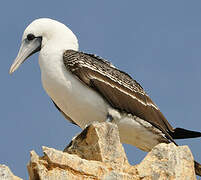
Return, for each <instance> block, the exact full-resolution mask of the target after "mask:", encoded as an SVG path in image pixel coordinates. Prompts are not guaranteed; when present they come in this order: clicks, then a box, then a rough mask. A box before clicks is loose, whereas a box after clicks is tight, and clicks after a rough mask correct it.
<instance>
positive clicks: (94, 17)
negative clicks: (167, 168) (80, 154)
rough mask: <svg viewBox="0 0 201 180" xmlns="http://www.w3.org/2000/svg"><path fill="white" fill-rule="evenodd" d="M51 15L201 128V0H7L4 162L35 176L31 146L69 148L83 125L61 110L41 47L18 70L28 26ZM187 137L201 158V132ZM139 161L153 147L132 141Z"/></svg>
mask: <svg viewBox="0 0 201 180" xmlns="http://www.w3.org/2000/svg"><path fill="white" fill-rule="evenodd" d="M39 17H49V18H53V19H56V20H59V21H61V22H63V23H64V24H66V25H68V26H69V27H70V28H71V30H72V31H73V32H74V33H75V34H76V35H77V37H78V39H79V44H80V50H81V51H85V52H88V53H95V54H97V55H99V56H102V57H104V58H106V59H108V60H110V61H111V62H112V63H113V64H114V65H116V66H117V67H118V68H120V69H121V70H124V71H126V72H127V73H129V74H130V75H131V76H132V77H134V78H135V79H136V80H137V81H138V82H139V83H141V85H142V86H143V87H144V89H145V90H146V91H147V92H148V94H149V95H150V96H151V98H152V99H153V101H154V102H155V103H156V104H157V105H158V106H159V107H160V109H161V111H162V112H163V113H164V115H165V116H166V118H167V119H168V120H169V122H170V123H171V124H172V125H173V126H174V127H178V126H180V127H183V128H188V129H191V130H197V131H201V1H200V0H194V1H187V0H178V1H174V0H169V1H161V0H157V1H156V0H153V1H146V2H145V1H136V0H133V1H108V0H102V1H94V0H88V1H76V0H75V1H66V0H61V1H39V0H35V1H25V0H21V1H11V0H7V1H1V2H0V23H1V26H0V36H1V42H0V44H1V45H0V52H1V54H0V82H1V85H0V100H1V101H0V107H1V108H0V114H1V119H0V123H1V124H0V138H1V140H0V164H6V165H8V166H9V167H10V168H11V170H12V171H13V172H14V173H15V174H16V175H17V176H20V177H23V178H25V177H26V179H27V177H28V174H27V170H26V165H27V163H28V161H29V159H30V157H29V151H30V150H32V149H34V150H35V151H36V152H37V153H39V154H40V155H42V151H41V146H42V145H45V146H49V147H53V148H56V149H60V150H62V149H64V147H65V146H66V145H67V144H68V143H69V142H70V140H71V138H72V137H73V136H74V135H75V134H76V133H78V132H80V129H79V128H78V127H76V126H74V125H72V124H70V123H69V122H68V121H66V120H65V119H64V118H63V116H62V115H61V114H60V113H59V112H58V111H57V109H56V108H55V107H54V105H53V104H52V102H51V100H50V98H49V97H48V96H47V95H46V93H45V91H44V90H43V88H42V85H41V81H40V69H39V66H38V54H36V55H34V56H32V57H31V58H29V59H28V60H27V61H26V62H25V63H24V64H23V65H22V66H21V67H20V68H19V69H18V70H17V71H16V72H15V73H14V74H13V75H12V76H10V75H9V74H8V70H9V67H10V65H11V64H12V62H13V60H14V58H15V57H16V55H17V52H18V49H19V46H20V41H21V36H22V33H23V31H24V29H25V27H26V26H27V25H28V24H29V23H30V22H31V21H32V20H34V19H36V18H39ZM177 142H178V144H181V145H182V144H187V145H188V146H189V147H190V148H191V150H192V152H193V155H194V157H195V159H196V160H197V161H199V162H201V153H200V152H201V138H199V139H188V140H180V141H177ZM125 150H126V153H127V155H128V159H129V161H130V162H131V163H132V164H134V163H138V162H139V161H140V160H142V159H143V157H144V156H145V154H146V153H144V152H142V151H140V150H138V149H136V148H135V147H133V146H128V145H125Z"/></svg>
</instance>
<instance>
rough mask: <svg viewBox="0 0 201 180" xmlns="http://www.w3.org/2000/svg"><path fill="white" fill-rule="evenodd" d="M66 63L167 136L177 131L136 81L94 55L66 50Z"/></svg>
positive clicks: (120, 107)
mask: <svg viewBox="0 0 201 180" xmlns="http://www.w3.org/2000/svg"><path fill="white" fill-rule="evenodd" d="M63 60H64V65H65V67H66V68H67V69H68V70H70V71H71V72H72V73H73V74H75V75H76V76H77V77H78V78H79V79H80V80H81V81H82V82H83V83H84V84H86V85H87V86H89V87H90V88H93V89H95V90H96V91H98V92H99V94H101V96H102V97H103V98H104V99H105V100H106V101H107V102H108V103H109V104H110V105H111V106H112V107H114V108H116V109H118V110H120V111H122V112H123V111H124V112H127V113H130V114H132V115H135V116H138V117H139V118H141V119H143V120H145V121H147V122H149V123H151V124H152V125H154V126H155V127H157V128H158V129H160V130H161V131H162V132H163V133H165V134H166V136H167V137H168V139H170V140H172V141H173V139H172V138H171V136H170V135H169V134H170V133H171V132H173V131H174V129H173V128H172V126H171V125H170V124H169V123H168V121H167V120H166V118H165V117H164V116H163V114H162V113H161V112H160V110H159V108H158V107H157V106H156V104H154V103H153V101H152V100H151V99H150V97H149V96H148V95H147V94H146V93H145V91H144V90H143V88H142V87H141V86H140V84H139V83H137V81H135V80H134V79H132V78H131V77H130V76H129V75H128V74H126V73H125V72H123V71H120V70H118V69H117V68H115V67H114V66H113V65H112V64H111V63H109V62H107V61H106V60H103V59H101V58H100V57H98V58H97V57H96V56H94V55H89V54H85V53H82V52H77V51H73V50H67V51H66V52H65V53H64V56H63Z"/></svg>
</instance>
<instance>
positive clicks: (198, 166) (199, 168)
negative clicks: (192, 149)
mask: <svg viewBox="0 0 201 180" xmlns="http://www.w3.org/2000/svg"><path fill="white" fill-rule="evenodd" d="M194 167H195V174H196V175H198V176H201V164H199V163H198V162H196V161H194Z"/></svg>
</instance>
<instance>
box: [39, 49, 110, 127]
mask: <svg viewBox="0 0 201 180" xmlns="http://www.w3.org/2000/svg"><path fill="white" fill-rule="evenodd" d="M61 57H62V54H60V55H59V53H58V52H57V54H51V55H50V54H48V55H47V54H45V53H40V56H39V64H40V68H41V78H42V84H43V87H44V89H45V91H46V92H47V94H48V95H49V96H50V97H51V98H52V99H53V101H54V102H55V103H56V104H57V106H59V108H60V109H61V110H62V111H63V112H64V113H65V114H66V115H68V116H69V117H70V118H71V119H72V120H73V121H74V122H76V123H77V124H78V125H79V126H80V127H81V128H84V127H85V126H86V125H87V124H89V123H90V122H92V121H99V122H101V121H105V120H106V117H107V109H108V105H107V104H106V102H105V101H104V100H103V98H102V97H101V96H100V95H98V94H97V93H96V92H95V91H93V90H91V89H90V88H89V87H87V86H86V85H84V84H83V83H82V82H81V81H80V80H79V79H78V78H76V77H75V76H74V75H72V74H71V72H69V71H67V70H66V68H65V66H64V64H63V59H62V58H61Z"/></svg>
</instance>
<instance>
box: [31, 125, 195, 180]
mask: <svg viewBox="0 0 201 180" xmlns="http://www.w3.org/2000/svg"><path fill="white" fill-rule="evenodd" d="M43 153H44V156H43V157H39V156H38V155H37V154H36V153H35V152H34V151H31V160H30V162H29V164H28V166H27V167H28V172H29V177H30V180H38V179H41V180H44V179H48V180H50V179H51V180H54V179H55V180H60V179H61V180H63V179H70V180H71V179H72V180H74V179H101V180H113V179H115V180H120V179H125V180H127V179H129V180H130V179H135V180H138V179H143V180H148V179H155V180H157V179H177V180H179V179H182V180H185V179H186V180H187V179H188V180H190V179H192V180H193V179H196V178H195V172H194V161H193V156H192V154H191V152H190V150H189V148H188V147H187V146H181V147H177V146H175V145H174V144H172V143H171V144H159V145H158V146H156V147H154V148H153V150H152V151H151V152H149V153H148V155H147V156H146V157H145V158H144V160H143V161H142V162H141V163H140V164H138V165H135V166H131V165H130V164H129V163H128V160H127V158H126V155H125V152H124V149H123V147H122V144H121V143H120V139H119V134H118V128H117V126H116V125H115V124H112V123H108V122H107V123H93V124H92V125H90V126H89V127H87V128H86V129H85V130H83V131H82V133H81V134H79V135H78V136H77V137H75V138H74V139H73V140H72V141H71V143H70V144H69V145H68V146H67V147H66V148H65V150H64V152H62V151H58V150H55V149H53V148H48V147H43Z"/></svg>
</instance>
